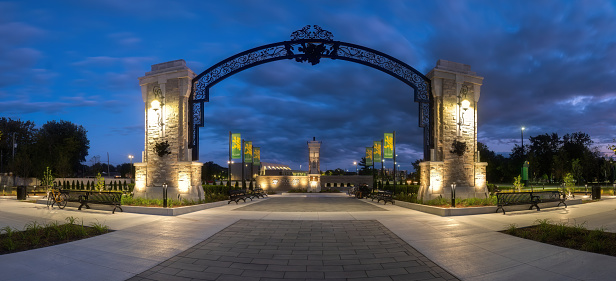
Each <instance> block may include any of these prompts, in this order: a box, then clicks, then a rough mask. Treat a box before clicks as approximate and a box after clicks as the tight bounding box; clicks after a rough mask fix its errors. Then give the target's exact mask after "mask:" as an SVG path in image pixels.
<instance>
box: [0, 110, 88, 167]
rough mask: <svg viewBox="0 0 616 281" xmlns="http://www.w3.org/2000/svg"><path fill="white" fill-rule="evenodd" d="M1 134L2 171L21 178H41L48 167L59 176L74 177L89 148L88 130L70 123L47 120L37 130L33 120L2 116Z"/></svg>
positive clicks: (0, 157)
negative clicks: (10, 172)
mask: <svg viewBox="0 0 616 281" xmlns="http://www.w3.org/2000/svg"><path fill="white" fill-rule="evenodd" d="M0 132H1V135H0V172H8V171H12V172H14V173H15V174H16V175H17V176H19V177H39V176H41V174H42V173H43V171H44V170H45V167H51V168H52V170H53V173H54V174H55V175H57V176H58V177H70V176H74V175H75V174H76V172H77V171H79V170H83V169H82V165H81V162H83V161H85V160H86V156H87V155H88V149H89V148H90V141H89V140H88V137H87V135H86V130H85V129H84V128H83V127H82V126H80V125H76V124H73V123H71V122H68V121H62V120H61V121H55V120H54V121H48V122H47V123H45V124H43V125H42V126H41V127H40V128H38V129H37V128H35V124H34V122H32V121H21V120H12V119H10V118H4V117H1V118H0ZM13 151H14V156H13Z"/></svg>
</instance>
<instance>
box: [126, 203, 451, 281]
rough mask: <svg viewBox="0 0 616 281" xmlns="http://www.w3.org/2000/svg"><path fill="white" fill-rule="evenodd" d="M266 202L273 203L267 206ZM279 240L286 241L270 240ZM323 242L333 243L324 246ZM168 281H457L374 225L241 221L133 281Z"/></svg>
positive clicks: (408, 246) (369, 222) (390, 233)
mask: <svg viewBox="0 0 616 281" xmlns="http://www.w3.org/2000/svg"><path fill="white" fill-rule="evenodd" d="M268 201H272V200H271V199H270V200H267V201H264V202H268ZM253 205H256V204H253ZM278 236H284V237H286V238H285V239H284V241H282V240H278V241H277V239H273V240H270V238H271V237H278ZM324 237H327V238H329V239H331V238H332V237H335V240H329V242H327V243H324V242H322V240H323V239H324ZM362 241H363V242H362ZM366 244H369V246H367V245H366ZM235 245H246V246H247V247H236V246H235ZM298 247H299V248H301V250H297V249H298ZM311 247H319V249H327V250H315V249H312V248H311ZM224 249H226V251H223V250H224ZM383 249H385V251H383ZM394 249H395V251H390V250H394ZM255 250H256V252H255ZM396 258H398V259H396ZM178 270H179V271H178ZM165 276H166V277H169V278H168V280H173V279H178V280H182V278H186V277H189V278H195V279H196V280H197V279H204V280H208V279H216V280H253V279H254V280H277V279H278V280H283V279H284V280H311V279H314V280H320V279H327V280H330V279H331V280H335V279H342V280H347V279H348V280H355V279H357V280H361V279H363V278H365V280H370V279H371V278H372V279H374V280H392V279H393V280H424V279H427V280H430V279H435V280H437V279H439V278H440V279H447V280H455V277H454V276H452V275H451V274H449V273H448V272H446V271H445V270H443V269H442V268H440V267H439V266H438V265H436V264H435V263H433V262H431V261H430V260H429V259H428V258H426V257H425V256H423V255H422V254H421V253H419V252H418V251H417V250H415V249H414V248H413V247H411V246H410V245H408V244H407V243H406V242H404V241H403V240H402V239H400V238H399V237H397V236H396V235H394V234H393V233H392V232H391V231H389V229H387V228H386V227H384V226H383V225H382V224H381V223H379V222H378V221H375V220H331V221H309V220H240V221H238V222H236V223H234V224H232V225H231V226H229V227H227V228H226V229H224V230H222V231H220V232H219V233H217V234H215V235H213V236H211V237H210V238H208V239H206V240H204V241H203V242H201V243H198V244H197V245H196V246H194V247H192V248H191V249H188V250H186V251H184V252H182V253H180V254H179V255H177V256H175V257H173V258H171V259H169V260H167V261H165V262H162V263H160V264H159V265H157V266H155V267H153V268H151V269H150V270H147V271H145V272H143V273H141V274H138V275H137V276H135V277H133V278H132V279H129V280H131V281H135V280H164V279H165V278H164V277H165ZM242 278H244V279H242ZM452 278H453V279H452Z"/></svg>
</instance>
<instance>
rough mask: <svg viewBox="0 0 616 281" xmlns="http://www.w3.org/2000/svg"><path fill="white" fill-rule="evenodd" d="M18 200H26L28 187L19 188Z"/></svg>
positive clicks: (21, 186)
mask: <svg viewBox="0 0 616 281" xmlns="http://www.w3.org/2000/svg"><path fill="white" fill-rule="evenodd" d="M17 200H26V187H25V186H23V185H20V186H18V187H17Z"/></svg>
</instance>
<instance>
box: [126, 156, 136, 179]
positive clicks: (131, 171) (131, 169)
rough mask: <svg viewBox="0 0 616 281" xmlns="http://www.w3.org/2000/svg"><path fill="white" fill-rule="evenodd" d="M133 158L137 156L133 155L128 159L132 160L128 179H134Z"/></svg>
mask: <svg viewBox="0 0 616 281" xmlns="http://www.w3.org/2000/svg"><path fill="white" fill-rule="evenodd" d="M133 158H135V156H132V155H130V154H129V155H128V159H130V173H128V177H129V178H132V177H131V175H132V174H133Z"/></svg>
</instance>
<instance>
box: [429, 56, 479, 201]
mask: <svg viewBox="0 0 616 281" xmlns="http://www.w3.org/2000/svg"><path fill="white" fill-rule="evenodd" d="M427 77H428V78H430V80H431V82H432V96H433V102H434V104H433V106H434V110H433V116H432V118H433V120H434V132H433V133H434V135H433V138H434V151H433V152H432V153H431V157H432V159H428V160H429V162H431V163H425V164H423V163H422V164H423V165H421V166H420V167H421V169H422V170H421V172H420V177H421V180H422V183H421V188H420V193H421V194H422V195H421V196H425V197H424V199H432V198H434V197H436V196H443V197H445V198H450V197H451V185H452V183H454V182H455V183H456V197H457V198H466V197H476V196H477V195H479V196H480V197H481V195H482V194H484V189H485V180H483V182H481V181H479V182H477V180H478V179H480V178H482V174H481V173H483V178H484V179H485V163H484V164H480V165H478V163H479V162H477V160H478V159H477V107H478V106H477V105H478V102H479V96H480V89H481V85H482V83H483V77H479V76H477V74H476V73H475V72H473V71H471V68H470V66H469V65H465V64H460V63H455V62H449V61H445V60H439V61H438V62H437V66H436V67H435V68H434V69H432V71H430V73H428V75H427ZM463 100H468V101H469V102H470V106H469V108H468V109H467V110H464V109H462V108H461V106H460V103H461V102H462V101H463ZM456 141H457V142H463V143H465V144H466V150H465V151H464V153H463V154H462V155H458V154H456V153H453V152H452V150H453V147H452V145H453V143H454V142H456ZM481 167H483V169H481ZM437 179H438V180H437Z"/></svg>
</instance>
